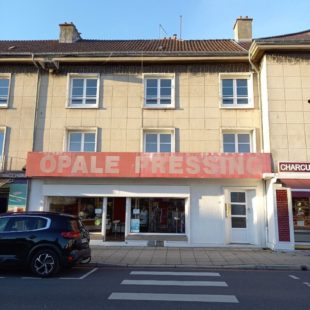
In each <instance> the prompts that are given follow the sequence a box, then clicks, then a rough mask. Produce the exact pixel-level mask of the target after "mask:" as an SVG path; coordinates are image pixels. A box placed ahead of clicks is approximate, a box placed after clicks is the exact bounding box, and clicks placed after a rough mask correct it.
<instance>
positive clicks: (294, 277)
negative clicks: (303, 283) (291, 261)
mask: <svg viewBox="0 0 310 310" xmlns="http://www.w3.org/2000/svg"><path fill="white" fill-rule="evenodd" d="M289 277H290V278H292V279H294V280H299V278H298V277H296V276H293V275H292V274H290V275H289Z"/></svg>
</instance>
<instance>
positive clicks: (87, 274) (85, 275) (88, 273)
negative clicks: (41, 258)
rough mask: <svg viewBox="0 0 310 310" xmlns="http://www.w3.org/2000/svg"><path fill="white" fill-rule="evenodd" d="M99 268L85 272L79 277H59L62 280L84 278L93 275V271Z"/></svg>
mask: <svg viewBox="0 0 310 310" xmlns="http://www.w3.org/2000/svg"><path fill="white" fill-rule="evenodd" d="M97 270H98V268H94V269H92V270H91V271H89V272H87V273H86V274H84V275H83V276H81V277H79V278H69V277H66V278H65V277H64V278H59V279H60V280H83V279H85V278H86V277H88V276H89V275H91V274H92V273H94V272H95V271H97Z"/></svg>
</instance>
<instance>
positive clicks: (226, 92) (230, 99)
mask: <svg viewBox="0 0 310 310" xmlns="http://www.w3.org/2000/svg"><path fill="white" fill-rule="evenodd" d="M251 81H252V80H251V78H250V76H247V75H244V76H242V75H240V76H230V75H222V76H221V106H222V107H223V108H229V107H233V108H251V107H253V98H252V97H253V95H252V87H251Z"/></svg>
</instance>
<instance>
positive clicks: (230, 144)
mask: <svg viewBox="0 0 310 310" xmlns="http://www.w3.org/2000/svg"><path fill="white" fill-rule="evenodd" d="M251 140H252V137H251V134H250V133H224V134H223V151H224V152H225V153H250V152H252V151H253V150H252V149H253V148H252V141H251Z"/></svg>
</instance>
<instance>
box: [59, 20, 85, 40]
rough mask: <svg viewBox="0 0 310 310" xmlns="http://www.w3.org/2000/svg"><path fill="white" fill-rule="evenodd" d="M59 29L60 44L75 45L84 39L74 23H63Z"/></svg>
mask: <svg viewBox="0 0 310 310" xmlns="http://www.w3.org/2000/svg"><path fill="white" fill-rule="evenodd" d="M59 27H60V34H59V43H74V42H76V41H79V40H81V39H82V38H81V36H80V33H79V32H78V30H77V29H76V27H75V25H74V24H73V23H70V24H67V23H63V24H60V25H59Z"/></svg>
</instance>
